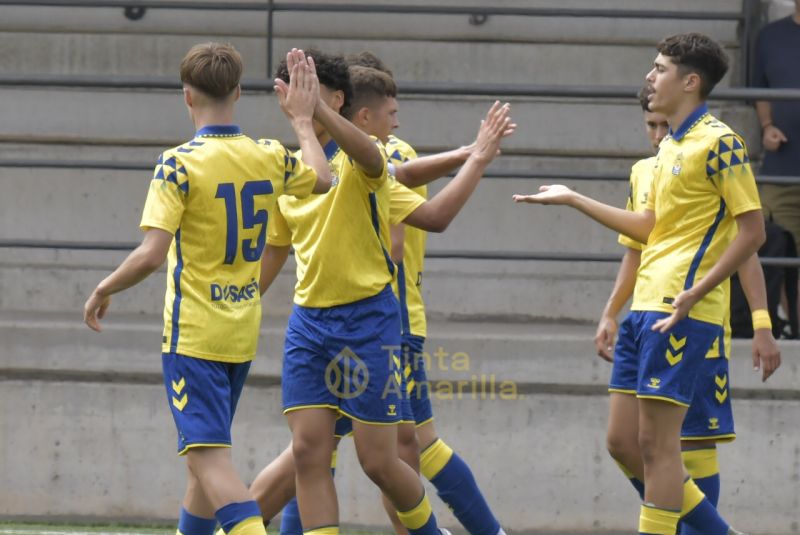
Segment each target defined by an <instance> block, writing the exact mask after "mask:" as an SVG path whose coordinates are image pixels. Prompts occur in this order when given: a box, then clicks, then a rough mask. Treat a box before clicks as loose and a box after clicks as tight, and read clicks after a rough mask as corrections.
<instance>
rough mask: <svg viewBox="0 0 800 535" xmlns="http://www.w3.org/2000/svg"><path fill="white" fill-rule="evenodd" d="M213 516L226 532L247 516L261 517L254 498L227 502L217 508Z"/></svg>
mask: <svg viewBox="0 0 800 535" xmlns="http://www.w3.org/2000/svg"><path fill="white" fill-rule="evenodd" d="M214 516H216V517H217V521H219V525H220V526H222V530H223V531H224V532H225V533H228V532H230V530H232V529H233V528H234V527H235V526H236V525H237V524H239V523H240V522H242V521H244V520H247V519H248V518H253V517H254V516H257V517H258V518H261V510H260V509H259V508H258V504H257V503H256V502H255V500H250V501H247V502H239V503H229V504H228V505H226V506H224V507H220V508H219V509H217V512H216V513H214Z"/></svg>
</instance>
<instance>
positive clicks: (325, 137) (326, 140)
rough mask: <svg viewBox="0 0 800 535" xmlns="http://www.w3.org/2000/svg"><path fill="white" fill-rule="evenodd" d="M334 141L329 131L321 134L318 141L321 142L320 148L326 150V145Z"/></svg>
mask: <svg viewBox="0 0 800 535" xmlns="http://www.w3.org/2000/svg"><path fill="white" fill-rule="evenodd" d="M332 139H333V137H331V135H330V134H329V133H328V131H327V130H325V131H323V132H322V133H321V134H319V135H318V136H317V141H319V145H320V147H322V148H325V145H327V144H328V143H330V141H331V140H332Z"/></svg>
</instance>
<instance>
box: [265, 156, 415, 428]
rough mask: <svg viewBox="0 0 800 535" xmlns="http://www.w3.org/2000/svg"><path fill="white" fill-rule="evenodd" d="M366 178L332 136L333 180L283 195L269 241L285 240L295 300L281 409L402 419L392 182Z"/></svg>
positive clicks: (281, 242) (372, 419)
mask: <svg viewBox="0 0 800 535" xmlns="http://www.w3.org/2000/svg"><path fill="white" fill-rule="evenodd" d="M376 143H377V144H378V147H379V148H380V151H381V154H382V155H383V157H384V166H383V173H382V174H381V176H379V177H376V178H372V177H368V176H366V174H365V173H364V172H363V170H362V169H361V168H360V167H359V166H358V165H356V163H355V162H354V161H353V159H352V158H350V157H349V156H348V155H347V154H346V153H344V151H341V150H339V147H338V146H337V145H336V143H335V142H334V141H331V142H330V143H328V144H327V145H326V146H325V147H324V151H325V155H326V156H327V158H328V161H329V163H330V166H331V171H332V174H333V176H334V182H335V184H334V185H333V186H332V188H331V190H330V191H329V192H328V193H325V194H322V195H312V196H310V197H308V198H306V199H288V198H282V199H280V200H279V202H278V210H277V211H276V214H275V217H273V218H271V219H270V227H269V235H268V242H269V243H270V244H271V245H276V246H286V245H291V246H292V247H293V248H294V250H295V259H296V261H297V284H296V286H295V296H294V307H293V309H292V314H291V316H290V318H289V324H288V326H287V330H286V341H285V346H284V360H283V381H282V388H283V407H284V412H288V411H291V410H297V409H302V408H309V407H329V408H332V409H336V410H338V411H339V412H340V413H342V414H344V415H346V416H349V417H351V418H355V419H358V420H362V421H365V422H370V423H384V424H393V423H397V422H399V421H400V420H401V416H402V415H401V403H400V401H401V398H400V396H399V386H398V385H399V384H400V378H401V377H402V375H401V372H400V359H399V356H398V353H399V348H400V314H399V306H398V304H397V299H396V298H395V296H394V293H393V292H392V289H391V283H392V280H393V278H394V276H395V272H396V268H395V265H394V263H393V262H392V260H391V257H390V256H389V252H388V251H389V248H390V235H389V200H390V183H389V177H388V173H387V166H386V161H385V158H386V155H385V151H384V148H383V145H381V144H380V143H379V142H377V141H376Z"/></svg>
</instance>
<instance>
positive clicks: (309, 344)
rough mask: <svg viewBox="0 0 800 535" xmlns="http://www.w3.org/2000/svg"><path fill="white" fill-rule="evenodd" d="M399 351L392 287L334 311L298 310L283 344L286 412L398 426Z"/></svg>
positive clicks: (293, 316)
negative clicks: (311, 411) (316, 411)
mask: <svg viewBox="0 0 800 535" xmlns="http://www.w3.org/2000/svg"><path fill="white" fill-rule="evenodd" d="M400 347H401V346H400V307H399V305H398V304H397V298H395V296H394V293H393V292H392V288H391V286H386V288H384V289H383V290H382V291H381V292H380V293H379V294H377V295H375V296H373V297H369V298H367V299H363V300H361V301H356V302H355V303H349V304H346V305H341V306H336V307H330V308H309V307H303V306H299V305H295V306H294V308H293V310H292V314H291V316H290V317H289V325H288V326H287V328H286V341H285V344H284V356H283V381H282V390H283V409H284V412H289V411H292V410H297V409H302V408H313V407H328V408H331V409H335V410H338V411H339V412H340V413H341V414H343V415H346V416H349V417H351V418H355V419H357V420H361V421H364V422H366V423H376V424H396V423H399V422H400V421H401V419H402V416H403V408H402V403H401V400H402V397H401V395H400V394H401V384H402V377H403V374H402V372H401V369H400V364H401V360H400Z"/></svg>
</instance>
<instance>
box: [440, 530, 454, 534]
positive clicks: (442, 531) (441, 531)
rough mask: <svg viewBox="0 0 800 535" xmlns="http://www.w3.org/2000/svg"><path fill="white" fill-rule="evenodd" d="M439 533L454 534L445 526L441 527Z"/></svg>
mask: <svg viewBox="0 0 800 535" xmlns="http://www.w3.org/2000/svg"><path fill="white" fill-rule="evenodd" d="M439 533H441V534H442V535H453V534H452V533H450V530H449V529H444V528H439Z"/></svg>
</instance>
